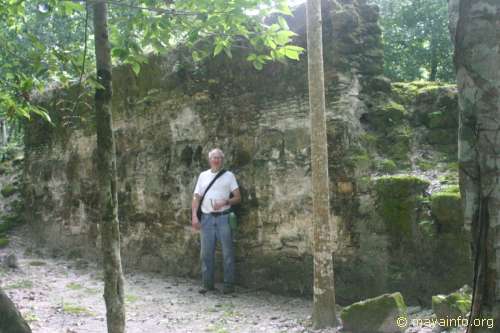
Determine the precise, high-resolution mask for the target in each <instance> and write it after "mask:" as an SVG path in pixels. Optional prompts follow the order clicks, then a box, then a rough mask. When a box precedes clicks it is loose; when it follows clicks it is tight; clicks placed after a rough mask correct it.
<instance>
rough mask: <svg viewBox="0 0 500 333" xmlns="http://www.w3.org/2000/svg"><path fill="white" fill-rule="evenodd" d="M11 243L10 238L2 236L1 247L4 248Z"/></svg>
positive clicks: (0, 239)
mask: <svg viewBox="0 0 500 333" xmlns="http://www.w3.org/2000/svg"><path fill="white" fill-rule="evenodd" d="M8 245H9V239H8V238H4V237H1V238H0V249H3V248H4V247H7V246H8Z"/></svg>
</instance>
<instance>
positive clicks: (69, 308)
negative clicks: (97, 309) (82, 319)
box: [62, 303, 95, 316]
mask: <svg viewBox="0 0 500 333" xmlns="http://www.w3.org/2000/svg"><path fill="white" fill-rule="evenodd" d="M62 310H63V312H65V313H68V314H74V315H87V316H95V313H93V312H92V311H90V310H89V309H87V308H86V307H83V306H79V305H75V304H71V303H63V306H62Z"/></svg>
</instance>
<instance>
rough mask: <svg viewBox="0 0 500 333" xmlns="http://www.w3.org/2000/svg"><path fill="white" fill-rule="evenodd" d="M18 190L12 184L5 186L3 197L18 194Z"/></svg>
mask: <svg viewBox="0 0 500 333" xmlns="http://www.w3.org/2000/svg"><path fill="white" fill-rule="evenodd" d="M16 191H17V189H16V188H15V187H14V186H12V185H11V184H7V185H5V186H4V187H3V188H2V190H1V191H0V192H2V195H3V196H4V198H7V197H10V196H11V195H13V194H14V193H16Z"/></svg>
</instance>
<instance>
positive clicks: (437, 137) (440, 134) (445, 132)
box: [426, 128, 458, 145]
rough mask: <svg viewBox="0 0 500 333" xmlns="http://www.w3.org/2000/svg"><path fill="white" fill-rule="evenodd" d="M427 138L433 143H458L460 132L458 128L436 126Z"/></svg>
mask: <svg viewBox="0 0 500 333" xmlns="http://www.w3.org/2000/svg"><path fill="white" fill-rule="evenodd" d="M426 139H427V142H428V143H430V144H431V145H451V144H458V132H457V129H456V128H454V129H449V128H448V129H444V128H436V129H433V130H430V131H429V133H428V135H427V137H426Z"/></svg>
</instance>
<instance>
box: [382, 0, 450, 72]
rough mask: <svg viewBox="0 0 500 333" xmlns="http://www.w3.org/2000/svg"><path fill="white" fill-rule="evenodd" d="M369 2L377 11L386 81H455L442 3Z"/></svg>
mask: <svg viewBox="0 0 500 333" xmlns="http://www.w3.org/2000/svg"><path fill="white" fill-rule="evenodd" d="M373 1H374V2H375V3H376V4H377V5H378V6H379V7H380V11H381V19H380V24H381V26H382V30H383V41H384V57H385V65H384V70H385V74H386V75H387V76H388V77H389V78H391V79H392V80H393V81H412V80H418V79H426V80H430V81H444V82H454V81H455V73H454V67H453V47H452V44H451V41H450V34H449V30H448V5H447V2H446V1H436V0H400V1H393V0H373Z"/></svg>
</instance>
